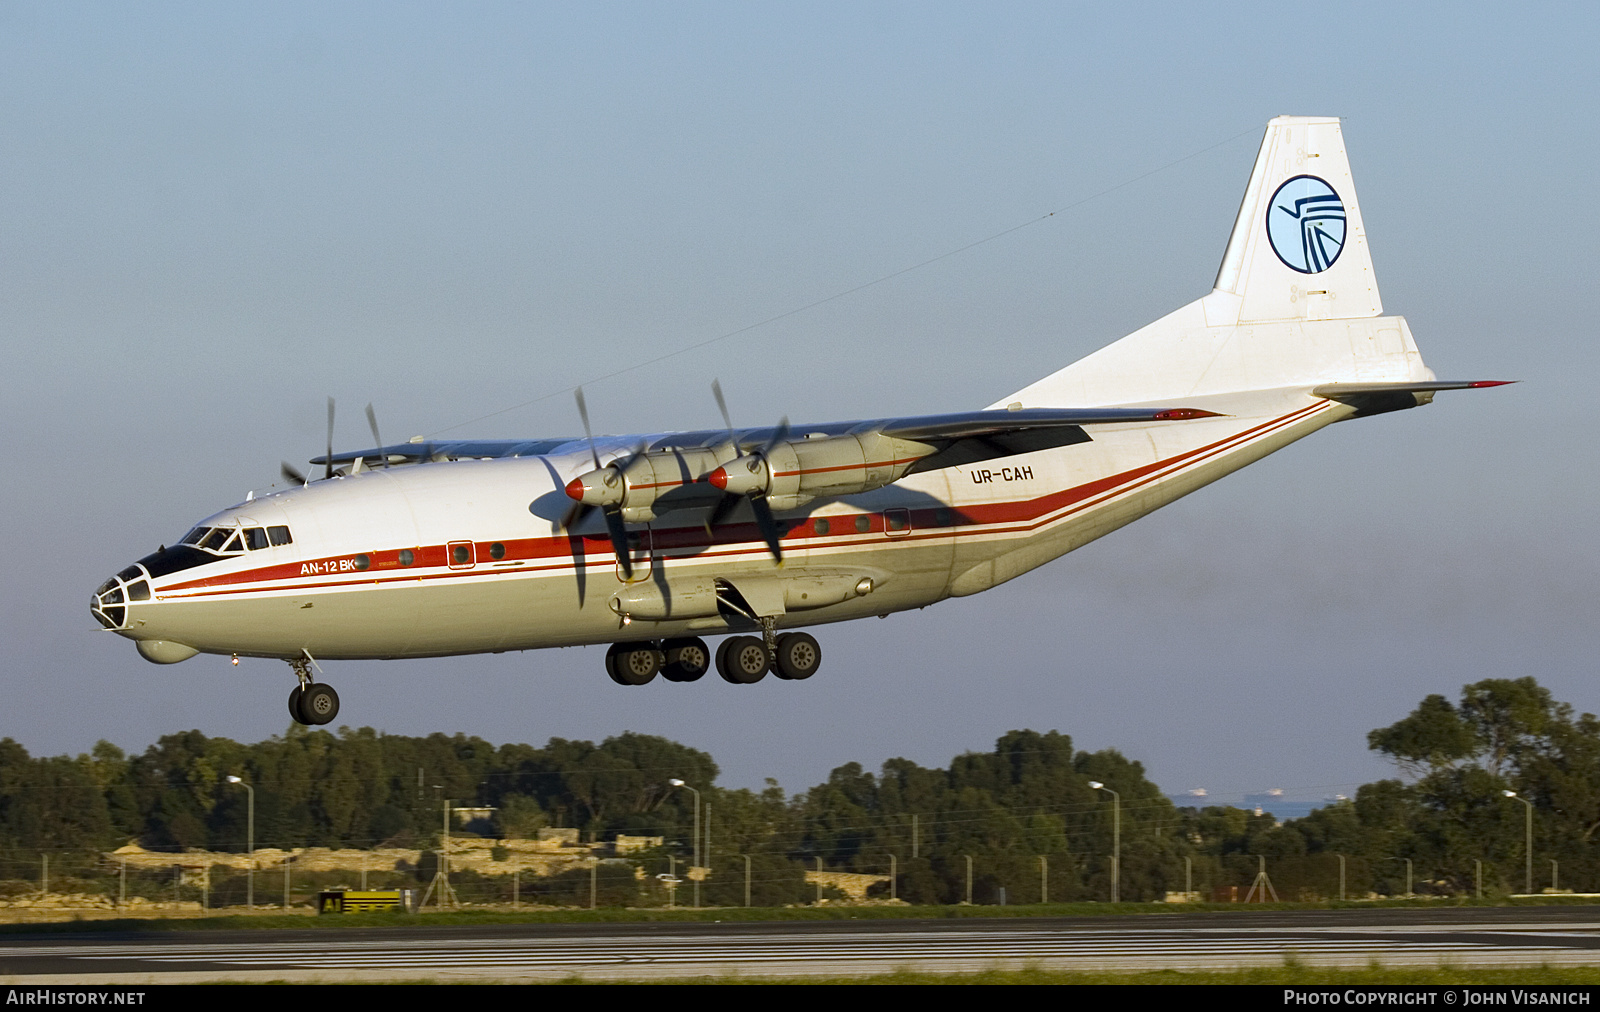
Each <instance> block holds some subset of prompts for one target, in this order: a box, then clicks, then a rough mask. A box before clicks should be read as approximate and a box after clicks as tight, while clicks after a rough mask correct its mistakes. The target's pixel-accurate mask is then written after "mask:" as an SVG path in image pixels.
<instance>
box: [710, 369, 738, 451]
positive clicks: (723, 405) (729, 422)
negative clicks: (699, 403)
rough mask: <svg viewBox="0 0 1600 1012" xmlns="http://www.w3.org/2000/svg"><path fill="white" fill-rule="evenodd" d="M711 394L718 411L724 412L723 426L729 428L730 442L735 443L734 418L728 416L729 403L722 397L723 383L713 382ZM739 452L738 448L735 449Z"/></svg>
mask: <svg viewBox="0 0 1600 1012" xmlns="http://www.w3.org/2000/svg"><path fill="white" fill-rule="evenodd" d="M711 394H712V396H713V397H715V398H716V399H717V409H718V410H719V411H721V412H722V424H723V425H726V426H727V427H728V442H730V443H731V442H733V441H734V439H733V416H732V415H730V414H728V402H727V401H726V400H725V399H724V398H723V396H722V381H721V380H715V379H714V380H712V381H711ZM735 452H738V451H737V447H736V448H735Z"/></svg>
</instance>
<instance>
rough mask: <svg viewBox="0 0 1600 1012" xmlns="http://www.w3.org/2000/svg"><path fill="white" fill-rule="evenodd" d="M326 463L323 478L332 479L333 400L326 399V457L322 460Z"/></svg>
mask: <svg viewBox="0 0 1600 1012" xmlns="http://www.w3.org/2000/svg"><path fill="white" fill-rule="evenodd" d="M322 459H323V460H325V461H327V471H326V472H325V473H324V474H323V477H324V478H332V477H333V398H332V397H329V398H328V455H327V456H326V457H323V458H322Z"/></svg>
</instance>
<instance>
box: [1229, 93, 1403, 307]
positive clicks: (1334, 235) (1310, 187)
mask: <svg viewBox="0 0 1600 1012" xmlns="http://www.w3.org/2000/svg"><path fill="white" fill-rule="evenodd" d="M1206 301H1207V303H1208V305H1207V307H1206V308H1207V310H1208V312H1207V314H1206V315H1207V318H1208V320H1211V319H1215V320H1216V321H1217V322H1224V321H1226V322H1234V323H1244V322H1250V323H1254V322H1258V321H1263V320H1328V319H1342V320H1348V319H1359V318H1362V317H1368V316H1379V315H1381V314H1382V313H1383V302H1382V300H1381V299H1379V297H1378V281H1377V278H1375V277H1373V274H1372V254H1371V253H1370V252H1369V251H1368V249H1367V233H1366V229H1365V228H1364V227H1363V226H1362V223H1361V206H1360V205H1359V204H1358V203H1357V202H1356V187H1355V183H1354V182H1352V181H1351V179H1350V160H1349V159H1348V158H1347V157H1346V156H1345V152H1344V135H1343V133H1342V132H1341V131H1340V129H1339V121H1338V120H1337V119H1329V118H1323V117H1312V116H1279V117H1278V118H1277V119H1275V120H1273V121H1272V122H1270V123H1268V124H1267V135H1266V137H1265V138H1264V139H1263V140H1262V141H1261V152H1260V154H1258V155H1256V167H1255V171H1254V172H1252V173H1251V174H1250V185H1249V186H1248V187H1246V188H1245V191H1244V200H1243V202H1241V204H1240V205H1239V217H1238V219H1237V220H1236V221H1235V222H1234V223H1233V234H1232V235H1231V236H1230V237H1229V238H1228V249H1227V252H1226V253H1224V254H1223V256H1222V266H1221V267H1220V268H1218V269H1217V281H1216V284H1215V285H1214V286H1213V288H1212V293H1211V295H1210V296H1209V297H1208V298H1207V300H1206ZM1235 306H1237V309H1236V310H1235Z"/></svg>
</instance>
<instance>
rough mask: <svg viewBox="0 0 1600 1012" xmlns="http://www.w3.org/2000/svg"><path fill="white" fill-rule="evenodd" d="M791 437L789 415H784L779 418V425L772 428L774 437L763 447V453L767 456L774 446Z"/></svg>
mask: <svg viewBox="0 0 1600 1012" xmlns="http://www.w3.org/2000/svg"><path fill="white" fill-rule="evenodd" d="M788 438H789V416H788V415H784V416H783V417H782V418H780V419H778V427H777V428H775V429H773V430H772V438H771V439H769V440H767V445H766V446H763V447H762V448H761V455H762V456H763V457H765V456H766V455H767V454H769V453H771V452H772V448H773V447H775V446H777V445H778V444H779V443H781V442H783V441H784V440H785V439H788Z"/></svg>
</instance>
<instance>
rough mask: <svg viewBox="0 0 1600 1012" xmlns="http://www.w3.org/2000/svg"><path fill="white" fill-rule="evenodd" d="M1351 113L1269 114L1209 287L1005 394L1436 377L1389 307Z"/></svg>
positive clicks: (1175, 391)
mask: <svg viewBox="0 0 1600 1012" xmlns="http://www.w3.org/2000/svg"><path fill="white" fill-rule="evenodd" d="M1382 312H1383V303H1382V300H1381V299H1380V298H1379V296H1378V282H1377V279H1376V278H1375V277H1374V276H1373V271H1372V257H1371V254H1370V253H1369V252H1368V249H1367V236H1366V229H1365V227H1364V226H1363V224H1362V221H1361V208H1360V205H1359V204H1358V203H1357V202H1356V189H1355V184H1354V182H1353V181H1352V180H1351V176H1350V163H1349V160H1348V159H1347V158H1346V156H1345V150H1344V136H1343V134H1342V133H1341V131H1340V129H1339V121H1338V120H1337V119H1332V118H1328V117H1316V116H1280V117H1278V118H1277V119H1274V120H1272V121H1271V122H1270V123H1268V124H1267V133H1266V137H1265V138H1263V140H1262V142H1261V151H1260V153H1259V154H1257V156H1256V163H1255V170H1254V171H1253V172H1252V173H1251V175H1250V184H1249V186H1247V187H1246V188H1245V193H1244V200H1243V202H1242V203H1241V204H1240V206H1239V216H1238V218H1237V219H1236V220H1235V221H1234V225H1233V232H1232V234H1231V235H1230V237H1229V239H1228V246H1227V250H1226V252H1225V253H1224V254H1223V257H1222V266H1221V268H1219V269H1218V271H1217V279H1216V283H1215V286H1214V287H1213V289H1212V291H1211V294H1209V295H1207V296H1205V297H1204V298H1201V299H1197V300H1196V301H1194V302H1191V303H1190V304H1189V305H1187V306H1185V307H1183V308H1182V309H1180V310H1178V311H1177V312H1175V313H1171V314H1169V315H1167V316H1165V317H1162V318H1161V319H1160V320H1157V321H1156V322H1154V323H1152V324H1150V325H1149V326H1147V327H1144V328H1142V329H1140V330H1137V331H1135V332H1134V333H1132V334H1130V335H1128V336H1127V337H1125V338H1123V339H1122V340H1120V341H1118V342H1116V343H1115V344H1112V345H1109V346H1107V347H1105V348H1102V349H1100V350H1099V351H1097V352H1095V353H1094V354H1092V355H1090V356H1088V357H1087V358H1084V359H1081V360H1080V361H1078V362H1075V363H1073V364H1072V365H1070V366H1067V367H1066V368H1065V369H1062V370H1061V371H1059V372H1057V373H1055V374H1053V375H1051V376H1048V377H1046V378H1045V379H1042V380H1040V381H1038V382H1037V383H1034V384H1032V385H1031V386H1028V387H1026V388H1024V389H1022V390H1020V391H1018V392H1017V393H1015V394H1013V395H1011V396H1010V397H1007V398H1005V399H1003V400H1001V401H999V402H997V404H996V406H997V407H998V406H1001V405H1006V404H1009V403H1012V402H1016V401H1020V402H1022V404H1023V405H1025V406H1027V407H1059V406H1066V405H1071V406H1074V407H1092V406H1102V405H1110V404H1138V403H1145V402H1151V401H1160V400H1167V399H1170V398H1174V397H1196V396H1203V395H1206V394H1220V393H1233V392H1238V391H1244V390H1267V389H1276V388H1280V387H1294V386H1307V387H1314V386H1319V385H1324V384H1330V383H1349V382H1367V383H1372V382H1415V381H1426V380H1431V379H1433V378H1434V376H1433V373H1432V372H1430V371H1429V370H1428V368H1427V367H1426V366H1424V365H1423V364H1422V357H1421V355H1420V354H1419V353H1418V352H1417V347H1416V344H1415V342H1413V341H1412V339H1411V333H1410V330H1409V328H1407V327H1406V323H1405V320H1404V319H1402V318H1400V317H1385V316H1382V315H1381V314H1382Z"/></svg>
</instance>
